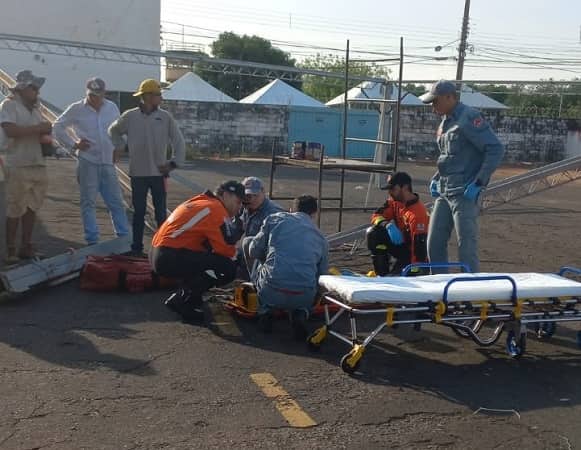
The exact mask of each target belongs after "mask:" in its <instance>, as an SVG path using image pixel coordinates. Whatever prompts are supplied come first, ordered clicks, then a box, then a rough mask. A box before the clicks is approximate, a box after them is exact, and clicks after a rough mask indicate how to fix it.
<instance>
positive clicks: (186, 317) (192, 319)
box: [180, 291, 204, 324]
mask: <svg viewBox="0 0 581 450" xmlns="http://www.w3.org/2000/svg"><path fill="white" fill-rule="evenodd" d="M180 314H181V316H182V319H183V321H184V322H185V323H190V324H200V323H203V322H204V301H203V299H202V293H201V292H194V291H190V292H189V293H188V296H187V297H186V298H185V299H184V302H183V304H182V305H181V307H180Z"/></svg>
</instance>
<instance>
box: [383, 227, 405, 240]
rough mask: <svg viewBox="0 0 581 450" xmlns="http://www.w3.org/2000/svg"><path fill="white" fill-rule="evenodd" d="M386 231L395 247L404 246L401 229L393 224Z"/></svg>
mask: <svg viewBox="0 0 581 450" xmlns="http://www.w3.org/2000/svg"><path fill="white" fill-rule="evenodd" d="M385 229H386V230H387V235H388V236H389V240H390V241H391V242H392V244H393V245H401V244H403V234H401V231H400V229H399V228H398V227H397V225H396V224H395V223H393V222H391V223H390V224H389V225H388V226H387V227H385Z"/></svg>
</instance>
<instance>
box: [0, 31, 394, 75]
mask: <svg viewBox="0 0 581 450" xmlns="http://www.w3.org/2000/svg"><path fill="white" fill-rule="evenodd" d="M0 49H6V50H13V51H19V52H27V53H36V54H49V55H61V56H71V57H77V58H89V59H99V60H103V61H115V62H123V63H132V64H145V65H153V66H160V63H161V60H162V58H167V59H169V60H173V61H176V60H178V61H179V60H181V61H184V63H186V62H187V63H191V64H199V65H200V66H201V68H202V69H203V70H208V71H210V72H219V73H224V74H235V75H246V76H252V77H261V78H269V79H274V78H280V79H283V80H287V81H301V80H302V77H303V76H304V75H313V76H320V77H327V78H340V79H342V78H343V77H344V74H343V73H340V72H325V71H322V70H311V69H301V68H298V67H287V66H278V65H271V64H262V63H257V62H250V61H239V60H234V59H221V58H211V57H209V56H205V55H201V54H196V53H190V54H183V53H180V54H179V55H178V54H176V53H175V52H171V51H168V52H167V53H166V52H159V51H155V50H144V49H136V48H127V47H116V46H111V45H103V44H93V43H88V42H75V41H64V40H60V39H49V38H40V37H34V36H22V35H15V34H6V33H0ZM350 78H351V79H353V80H358V81H375V82H378V83H384V82H385V80H384V79H381V78H374V77H364V76H351V77H350Z"/></svg>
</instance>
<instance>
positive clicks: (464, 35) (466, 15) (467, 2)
mask: <svg viewBox="0 0 581 450" xmlns="http://www.w3.org/2000/svg"><path fill="white" fill-rule="evenodd" d="M469 21H470V0H465V1H464V18H463V19H462V33H461V34H460V46H459V47H458V67H457V69H456V80H458V81H461V80H462V75H463V73H464V58H466V40H467V39H468V22H469ZM461 85H462V83H458V91H460V88H461Z"/></svg>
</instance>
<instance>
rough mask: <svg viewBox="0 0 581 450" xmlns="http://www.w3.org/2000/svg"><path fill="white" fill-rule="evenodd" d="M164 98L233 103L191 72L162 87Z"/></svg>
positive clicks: (230, 98) (231, 99)
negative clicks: (166, 86)
mask: <svg viewBox="0 0 581 450" xmlns="http://www.w3.org/2000/svg"><path fill="white" fill-rule="evenodd" d="M163 98H164V99H166V100H186V101H191V102H222V103H235V102H236V100H234V99H233V98H232V97H230V96H228V95H226V94H224V93H223V92H222V91H220V90H218V89H216V88H215V87H214V86H212V85H211V84H210V83H208V82H206V81H204V80H202V79H201V78H200V77H199V76H198V75H196V74H195V73H193V72H188V73H186V74H185V75H182V76H181V77H180V78H178V79H177V80H176V81H174V82H173V83H172V84H171V85H170V86H169V88H168V89H164V91H163Z"/></svg>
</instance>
